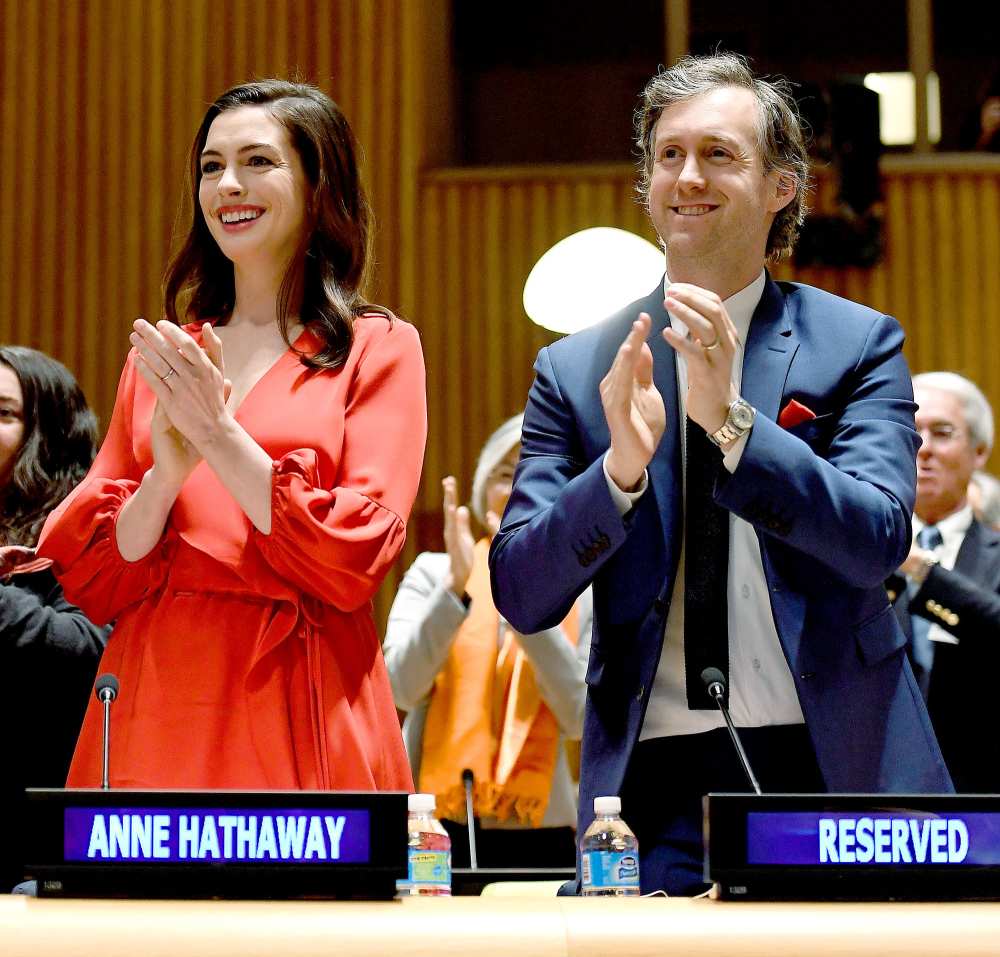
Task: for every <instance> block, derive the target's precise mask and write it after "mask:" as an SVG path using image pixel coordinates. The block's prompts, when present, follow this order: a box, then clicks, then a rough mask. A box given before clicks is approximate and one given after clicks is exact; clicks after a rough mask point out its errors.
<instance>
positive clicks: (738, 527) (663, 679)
mask: <svg viewBox="0 0 1000 957" xmlns="http://www.w3.org/2000/svg"><path fill="white" fill-rule="evenodd" d="M766 281H767V277H766V274H765V273H764V271H763V270H761V273H760V275H759V276H758V277H757V278H756V279H755V280H754V281H753V282H752V283H750V285H749V286H746V287H745V288H743V289H741V290H740V291H739V292H737V293H736V294H735V295H733V296H730V298H729V299H726V300H725V302H724V303H723V305H724V306H725V307H726V311H727V312H728V313H729V318H730V319H731V320H732V321H733V325H734V326H735V327H736V333H737V338H738V344H737V347H736V354H735V356H734V357H733V382H734V384H735V386H736V388H737V390H738V389H739V388H740V383H741V381H742V377H743V349H744V345H745V343H746V339H747V332H748V331H749V329H750V320H751V318H752V317H753V313H754V310H755V309H756V308H757V304H758V303H759V302H760V297H761V296H762V295H763V292H764V285H765V283H766ZM669 284H670V280H669V278H668V279H666V281H665V286H664V291H665V290H666V287H667V286H669ZM670 326H671V328H672V329H674V330H675V331H676V332H678V333H679V334H680V335H687V332H688V330H687V327H686V326H685V325H684V323H683V322H682V321H681V320H680V319H678V318H677V317H676V316H674V315H672V314H671V315H670ZM675 362H676V369H677V398H678V407H679V410H680V421H679V422H672V421H671V422H668V423H667V428H680V437H681V449H682V458H683V449H684V428H683V422H684V416H685V410H686V400H687V362H686V360H685V359H684V358H683V357H682V356H680V355H679V354H677V353H675ZM748 438H749V435H745V436H743V437H742V438H741V439H740V440H739V441H738V442H737V443H736V444H735V445H734V447H733V448H732V449H730V450H729V452H727V453H726V455H725V457H724V458H723V464H724V465H725V467H726V468H727V469H728V470H729V471H730V472H735V470H736V466H737V465H738V464H739V460H740V457H741V456H742V454H743V449H744V448H745V446H746V443H747V440H748ZM604 474H605V478H606V479H607V482H608V488H609V489H610V491H611V495H612V497H613V498H614V500H615V502H616V503H617V505H618V509H619V511H620V512H621V513H622V514H623V515H624V514H625V513H626V512H627V511H628V510H629V509H630V508H632V506H633V505H634V504H635V502H636V501H637V500H638V499H639V498H640V497H641V496H642V494H643V493H644V492H645V491H646V488H647V485H648V478H647V476H645V475H644V476H643V479H642V482H641V484H640V487H639V488H638V489H637V490H636V491H635V492H632V493H628V492H624V491H622V489H620V488H618V486H617V485H615V483H614V481H612V479H611V477H610V476H609V475H608V472H607V464H606V462H605V470H604ZM727 602H728V609H727V610H728V618H729V708H730V713H731V715H732V718H733V721H734V723H735V724H737V725H738V726H740V727H745V728H756V727H764V726H768V725H778V724H802V723H803V721H804V718H803V717H802V709H801V707H800V706H799V699H798V695H797V694H796V691H795V683H794V681H793V680H792V674H791V671H790V670H789V668H788V663H787V661H786V660H785V655H784V652H783V651H782V648H781V643H780V641H779V640H778V632H777V628H776V627H775V624H774V616H773V614H772V612H771V601H770V592H769V589H768V587H767V581H766V580H765V578H764V566H763V563H762V561H761V557H760V546H759V544H758V542H757V533H756V532H755V531H754V529H753V526H752V525H750V523H749V522H746V521H744V520H743V519H741V518H737V517H736V516H735V515H734V514H732V513H730V515H729V577H728V587H727ZM724 726H725V720H724V719H723V717H722V715H721V713H719V712H718V711H691V710H689V709H688V706H687V691H686V679H685V671H684V549H683V544H682V547H681V557H680V563H679V565H678V568H677V577H676V578H675V580H674V589H673V593H672V595H671V598H670V611H669V613H668V614H667V622H666V627H665V635H664V641H663V651H662V653H661V655H660V661H659V665H658V667H657V670H656V678H655V680H654V682H653V690H652V694H651V696H650V700H649V707H648V708H647V710H646V717H645V720H644V721H643V725H642V730H641V731H640V733H639V739H640V740H641V741H645V740H646V739H648V738H658V737H666V736H670V735H677V734H695V733H698V732H701V731H709V730H711V729H713V728H721V727H724Z"/></svg>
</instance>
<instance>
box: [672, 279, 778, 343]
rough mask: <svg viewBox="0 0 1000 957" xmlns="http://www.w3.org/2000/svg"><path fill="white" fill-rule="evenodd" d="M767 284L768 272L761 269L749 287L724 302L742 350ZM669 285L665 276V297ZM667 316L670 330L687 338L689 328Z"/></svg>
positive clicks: (673, 316) (675, 318) (674, 317)
mask: <svg viewBox="0 0 1000 957" xmlns="http://www.w3.org/2000/svg"><path fill="white" fill-rule="evenodd" d="M766 283H767V271H766V270H764V269H761V271H760V275H759V276H758V277H757V278H756V279H755V280H754V281H753V282H752V283H750V285H749V286H744V287H743V288H742V289H741V290H740V291H739V292H736V293H733V295H731V296H730V297H729V298H728V299H724V300H723V301H722V304H723V305H724V306H725V307H726V312H727V313H729V318H730V319H732V321H733V325H734V326H735V327H736V336H737V338H738V339H739V343H740V348H741V349H742V348H743V346H744V344H745V343H746V341H747V333H748V332H749V330H750V320H751V319H752V318H753V314H754V311H755V310H756V309H757V305H758V303H759V302H760V299H761V296H763V295H764V286H765V284H766ZM669 285H670V277H669V276H666V275H665V276H664V277H663V294H664V296H665V295H666V294H667V287H668V286H669ZM667 315H668V316H670V328H671V329H673V330H674V331H675V332H678V333H680V335H682V336H686V335H687V332H688V328H687V326H686V325H685V324H684V323H683V322H682V321H681V320H680V319H678V318H677V317H676V316H675V315H673V314H672V313H670V312H668V313H667Z"/></svg>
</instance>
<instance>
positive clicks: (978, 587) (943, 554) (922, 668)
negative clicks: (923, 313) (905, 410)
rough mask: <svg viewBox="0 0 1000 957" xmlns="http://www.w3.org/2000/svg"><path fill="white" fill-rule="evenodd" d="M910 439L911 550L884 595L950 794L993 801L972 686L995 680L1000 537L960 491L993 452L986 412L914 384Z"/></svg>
mask: <svg viewBox="0 0 1000 957" xmlns="http://www.w3.org/2000/svg"><path fill="white" fill-rule="evenodd" d="M913 391H914V397H915V398H916V400H917V403H918V405H919V408H918V409H917V417H916V424H917V430H918V431H919V432H920V434H921V436H922V437H923V444H922V445H921V446H920V451H919V452H918V453H917V502H916V506H915V508H914V515H913V530H914V540H913V545H912V547H911V548H910V552H909V554H908V555H907V557H906V560H905V561H904V562H903V563H902V565H900V568H899V572H898V574H897V575H896V576H893V578H891V579H890V580H889V583H888V585H887V588H888V590H889V595H890V599H891V600H892V601H893V602H894V605H895V608H896V613H897V615H898V617H899V619H900V623H901V624H902V626H903V629H904V631H905V632H906V633H907V634H908V635H909V638H910V657H911V659H912V661H913V662H914V671H915V673H916V675H917V679H918V681H919V683H920V686H921V690H922V691H923V692H924V693H925V695H926V697H927V707H928V710H929V712H930V716H931V721H932V723H933V725H934V730H935V732H936V734H937V739H938V743H939V744H940V745H941V751H942V753H943V754H944V759H945V762H946V763H947V765H948V770H949V771H950V772H951V776H952V779H953V781H954V782H955V787H956V788H957V789H958V790H959V791H964V792H985V793H997V792H998V791H1000V735H998V734H996V733H995V724H996V720H997V718H996V714H995V709H994V706H993V700H992V697H991V696H990V695H989V694H983V693H982V692H981V691H980V690H979V689H978V688H977V687H976V685H977V683H978V682H979V681H980V680H981V679H982V678H983V677H984V676H992V675H995V674H997V673H1000V532H998V531H996V530H994V529H992V528H990V527H989V526H988V525H985V524H983V523H982V522H981V521H979V520H978V519H977V518H976V517H975V516H974V514H973V510H972V506H971V505H970V503H969V500H968V488H969V485H970V481H971V479H972V477H973V475H974V473H975V471H976V470H977V469H979V468H981V467H982V466H983V464H984V463H985V462H986V460H987V458H988V457H989V454H990V450H991V449H992V447H993V412H992V410H991V409H990V406H989V403H988V402H987V400H986V396H984V395H983V393H982V392H981V391H980V389H979V388H978V386H976V385H975V383H973V382H970V381H969V380H968V379H966V378H964V377H963V376H960V375H956V374H955V373H953V372H925V373H923V374H921V375H918V376H914V378H913Z"/></svg>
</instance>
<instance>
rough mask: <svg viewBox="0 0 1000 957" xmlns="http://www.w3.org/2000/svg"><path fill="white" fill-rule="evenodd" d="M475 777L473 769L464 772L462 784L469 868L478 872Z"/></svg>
mask: <svg viewBox="0 0 1000 957" xmlns="http://www.w3.org/2000/svg"><path fill="white" fill-rule="evenodd" d="M474 780H475V776H474V775H473V773H472V769H471V768H466V769H465V770H464V771H462V784H464V785H465V820H466V823H467V824H468V828H469V867H471V868H472V869H473V870H477V869H478V867H479V861H478V860H477V859H476V819H475V816H474V814H473V810H472V783H473V781H474Z"/></svg>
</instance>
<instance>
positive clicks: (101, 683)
mask: <svg viewBox="0 0 1000 957" xmlns="http://www.w3.org/2000/svg"><path fill="white" fill-rule="evenodd" d="M118 687H119V686H118V679H117V678H116V677H115V676H114V675H113V674H110V673H105V674H103V675H101V676H100V677H99V678H98V679H97V681H95V682H94V694H95V695H96V696H97V700H98V701H100V702H101V704H103V705H104V767H103V773H102V775H101V787H102V788H103V789H104V790H105V791H107V790H108V788H109V787H110V785H109V783H108V769H109V763H110V756H111V754H110V752H111V702H112V701H114V700H115V698H117V697H118Z"/></svg>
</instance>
